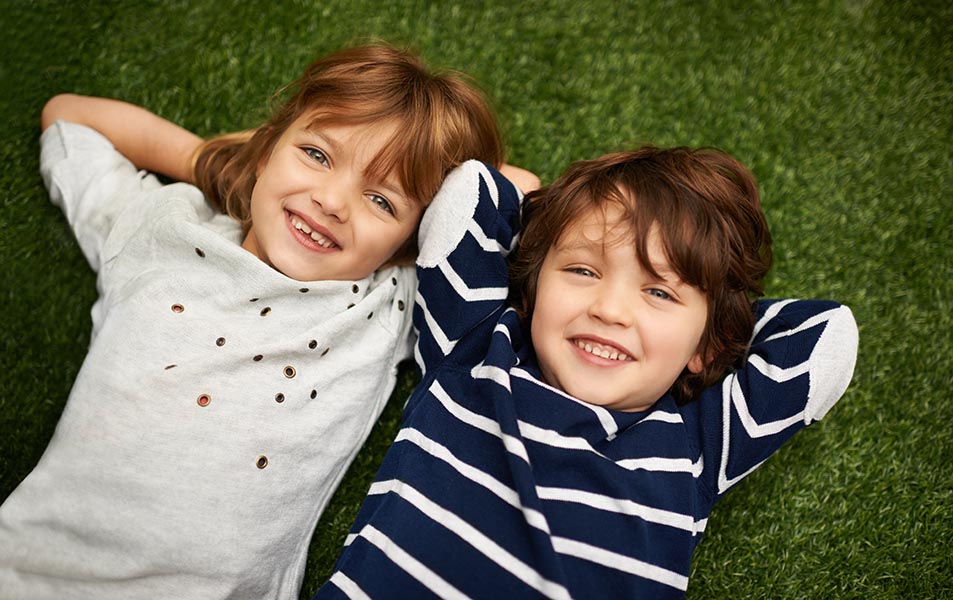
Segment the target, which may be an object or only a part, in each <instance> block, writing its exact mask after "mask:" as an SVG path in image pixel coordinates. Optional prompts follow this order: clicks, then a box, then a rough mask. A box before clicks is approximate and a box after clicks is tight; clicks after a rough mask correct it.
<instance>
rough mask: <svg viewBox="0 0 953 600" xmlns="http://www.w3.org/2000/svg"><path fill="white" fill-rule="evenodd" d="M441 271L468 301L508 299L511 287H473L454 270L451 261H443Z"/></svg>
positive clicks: (456, 290) (455, 289) (457, 291)
mask: <svg viewBox="0 0 953 600" xmlns="http://www.w3.org/2000/svg"><path fill="white" fill-rule="evenodd" d="M438 268H439V269H440V272H441V273H443V276H444V277H446V279H447V283H449V284H450V285H451V287H453V291H455V292H456V293H457V295H458V296H460V297H461V298H463V299H464V300H466V301H467V302H478V301H480V300H506V295H507V294H508V293H509V288H505V287H486V288H471V287H470V286H468V285H467V283H466V282H465V281H464V280H463V279H462V278H461V277H460V275H458V274H457V272H456V271H454V270H453V267H451V266H450V263H447V262H442V263H440V265H439V266H438Z"/></svg>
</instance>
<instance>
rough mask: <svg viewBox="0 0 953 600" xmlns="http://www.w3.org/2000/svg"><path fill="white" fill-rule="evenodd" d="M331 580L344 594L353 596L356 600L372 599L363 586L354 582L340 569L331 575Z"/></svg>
mask: <svg viewBox="0 0 953 600" xmlns="http://www.w3.org/2000/svg"><path fill="white" fill-rule="evenodd" d="M329 581H330V582H331V583H333V584H334V585H336V586H337V587H338V589H339V590H341V591H342V592H344V595H345V596H347V597H348V598H353V599H354V600H371V597H370V596H368V595H367V592H365V591H364V590H362V589H361V586H359V585H357V584H356V583H354V580H352V579H351V578H350V577H348V576H347V575H345V574H344V573H342V572H340V571H336V572H335V573H334V575H331V579H330V580H329Z"/></svg>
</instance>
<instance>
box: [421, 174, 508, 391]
mask: <svg viewBox="0 0 953 600" xmlns="http://www.w3.org/2000/svg"><path fill="white" fill-rule="evenodd" d="M521 200H522V195H521V194H520V193H519V191H518V190H517V189H516V187H514V185H513V184H512V183H511V182H510V181H509V180H507V179H506V178H504V177H503V176H502V175H501V174H500V173H499V172H497V171H496V170H495V169H494V168H492V167H490V166H488V165H485V164H483V163H481V162H477V161H468V162H466V163H464V164H463V165H461V166H460V167H457V168H456V169H454V170H453V171H452V172H451V173H450V174H449V175H448V176H447V178H446V180H445V181H444V183H443V185H442V186H441V188H440V191H439V192H438V193H437V195H436V197H435V198H434V201H433V202H432V203H431V205H430V206H429V207H428V208H427V211H426V212H425V213H424V218H423V220H422V221H421V224H420V237H419V239H420V253H419V254H418V256H417V279H418V286H417V297H416V302H415V306H414V327H415V328H416V329H417V331H418V334H419V337H418V341H417V346H416V349H415V355H416V359H417V364H418V366H420V369H421V371H423V372H424V373H426V372H427V371H428V370H430V368H431V367H432V366H433V365H434V364H436V363H438V362H439V361H441V360H442V359H443V358H444V357H445V356H447V355H449V354H450V352H451V351H452V349H453V348H454V347H455V346H456V344H457V342H458V341H459V340H460V339H461V338H462V337H463V336H464V335H465V334H466V333H467V332H469V331H470V330H471V329H473V327H474V326H476V325H477V324H478V323H480V322H481V321H482V320H484V319H485V318H487V317H488V316H490V315H492V314H493V313H494V312H495V311H497V309H499V308H500V307H501V306H502V305H503V304H504V303H505V302H506V297H507V293H508V285H509V270H508V268H507V264H506V256H507V254H509V252H510V250H511V249H512V248H513V247H514V245H515V242H516V235H517V233H518V231H519V208H520V202H521Z"/></svg>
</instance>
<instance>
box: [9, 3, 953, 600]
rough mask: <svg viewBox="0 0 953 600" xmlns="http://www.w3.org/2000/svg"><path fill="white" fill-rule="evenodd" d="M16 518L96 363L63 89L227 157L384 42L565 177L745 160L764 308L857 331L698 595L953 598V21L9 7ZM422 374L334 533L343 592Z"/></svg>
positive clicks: (835, 8)
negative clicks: (469, 88)
mask: <svg viewBox="0 0 953 600" xmlns="http://www.w3.org/2000/svg"><path fill="white" fill-rule="evenodd" d="M3 4H4V7H3V10H4V13H3V14H4V16H3V19H2V20H0V89H2V90H3V91H2V93H0V131H2V136H0V187H2V189H3V190H4V193H3V195H2V200H0V201H2V211H3V212H2V216H0V257H2V261H3V269H2V271H0V272H2V274H3V281H2V292H0V293H2V298H3V311H2V319H0V323H2V329H0V338H2V342H0V343H2V344H3V346H2V348H3V352H2V353H0V361H2V362H0V373H2V375H0V498H5V497H6V496H7V495H8V494H9V493H10V492H11V491H12V490H13V488H14V487H15V486H16V485H17V484H18V483H19V482H20V481H21V480H22V479H23V478H24V477H25V476H26V475H27V474H28V473H29V471H30V470H31V469H32V468H33V466H34V465H35V464H36V463H37V461H38V460H39V458H40V456H41V454H42V452H43V449H44V448H45V446H46V444H47V442H48V441H49V439H50V436H51V435H52V433H53V429H54V427H55V424H56V421H57V418H58V416H59V414H60V412H61V411H62V409H63V405H64V402H65V399H66V397H67V394H68V392H69V389H70V386H71V383H72V380H73V378H74V377H75V375H76V372H77V370H78V369H79V366H80V364H81V362H82V359H83V356H84V354H85V350H86V346H87V343H88V341H89V329H90V318H89V308H90V305H91V304H92V302H93V300H94V299H95V285H94V281H95V280H94V275H93V273H92V272H91V271H90V269H89V267H88V266H87V264H86V262H85V260H84V259H83V257H82V255H81V253H80V250H79V248H78V246H77V245H76V243H75V242H74V241H73V239H72V236H71V234H70V232H69V229H68V228H67V226H66V223H65V221H64V219H63V217H62V215H61V214H60V213H59V211H58V209H56V208H55V207H53V206H52V205H51V204H50V203H49V202H48V201H47V196H46V192H45V190H44V188H43V185H42V182H41V180H40V177H39V174H38V154H39V150H38V141H37V138H38V136H39V111H40V108H41V107H42V105H43V103H44V102H45V101H46V100H47V99H48V98H49V97H50V96H52V95H54V94H56V93H58V92H64V91H71V92H77V93H84V94H93V95H101V96H110V97H116V98H121V99H125V100H128V101H131V102H134V103H137V104H142V105H144V106H146V107H148V108H150V109H151V110H153V111H155V112H157V113H158V114H160V115H162V116H164V117H166V118H169V119H171V120H173V121H176V122H178V123H180V124H182V125H184V126H186V127H188V128H191V129H193V130H194V131H196V132H197V133H199V134H200V135H204V136H210V135H214V134H217V133H222V132H225V131H232V130H237V129H241V128H246V127H250V126H253V125H255V124H257V123H258V122H260V121H261V120H262V118H263V117H264V115H265V114H266V112H267V108H268V99H269V97H270V95H271V94H272V93H273V92H275V91H276V90H278V89H279V88H280V87H281V86H282V85H284V84H285V83H287V82H289V81H290V80H292V79H293V78H295V77H296V76H297V75H298V73H299V72H300V70H301V69H302V68H303V67H304V66H305V65H306V64H307V63H308V62H309V61H310V60H311V59H312V58H313V57H314V56H316V55H318V54H323V53H327V52H330V51H332V50H335V49H338V48H340V47H342V46H345V45H348V44H349V43H353V42H355V41H360V40H363V39H367V38H371V37H373V38H378V39H383V40H387V41H390V42H393V43H397V44H400V45H408V46H411V47H413V48H415V49H417V50H418V51H419V52H420V53H421V54H422V55H423V56H424V58H425V59H426V60H427V61H428V62H430V63H432V64H435V65H442V66H445V67H451V68H456V69H460V70H463V71H466V72H467V73H469V74H470V75H472V76H473V77H474V78H476V80H477V81H479V82H480V83H481V84H482V85H483V87H484V88H485V90H486V91H487V93H488V94H489V95H490V96H491V97H492V98H493V100H494V104H495V106H496V109H497V113H498V115H499V117H500V121H501V123H502V126H503V129H504V131H505V134H506V138H507V141H508V146H509V149H510V152H509V156H510V160H511V162H514V163H516V164H519V165H522V166H525V167H527V168H529V169H531V170H533V171H535V172H536V173H538V174H539V175H540V176H541V177H542V179H543V181H544V182H546V181H550V180H552V179H553V178H554V177H555V176H556V175H558V174H559V173H560V172H561V171H562V170H563V169H564V168H565V167H566V166H567V165H568V164H569V163H570V162H571V161H573V160H576V159H581V158H591V157H595V156H597V155H599V154H602V153H605V152H608V151H611V150H617V149H621V148H625V147H629V146H631V145H634V144H637V143H642V142H651V143H655V144H660V145H714V146H718V147H721V148H723V149H725V150H727V151H728V152H730V153H732V154H734V155H735V156H737V157H738V158H739V159H741V160H742V162H744V163H746V164H747V165H749V166H750V168H751V169H752V171H753V172H754V173H755V175H756V176H757V178H758V180H759V184H760V188H761V191H762V196H763V201H764V206H765V212H766V213H767V216H768V220H769V222H770V224H771V227H772V231H773V234H774V237H775V266H774V269H773V271H772V273H771V274H770V276H769V278H768V285H767V291H768V295H769V296H794V297H826V298H833V299H836V300H839V301H841V302H843V303H845V304H847V305H849V306H850V307H852V309H853V310H854V314H855V316H856V318H857V321H858V323H859V325H860V333H861V346H860V355H859V360H858V365H857V369H856V372H855V375H854V383H853V384H852V386H851V387H850V389H849V390H848V391H847V393H846V395H845V396H844V398H843V400H842V401H841V403H840V404H839V405H838V406H837V407H835V408H834V410H833V411H831V413H830V414H829V415H828V417H827V418H826V419H825V420H824V421H822V422H821V423H820V424H818V425H817V426H815V427H812V428H810V429H808V430H807V431H805V432H803V433H801V434H799V435H798V436H796V437H795V438H794V440H793V441H792V442H791V443H790V444H788V445H787V446H786V447H785V448H784V449H783V450H782V451H781V452H780V453H779V454H778V455H777V456H775V457H773V458H772V459H771V460H770V461H769V462H768V463H767V464H766V465H764V466H763V467H762V468H761V469H760V470H759V471H757V472H756V473H754V474H753V475H752V476H751V477H749V478H748V480H746V481H745V482H744V483H743V484H741V485H739V486H738V488H737V489H735V490H734V491H733V492H732V493H731V494H729V495H728V497H727V498H726V499H725V500H724V501H723V502H722V503H721V504H719V505H718V506H717V507H716V509H715V511H714V513H713V514H712V517H711V520H710V523H709V526H708V529H707V532H706V534H705V537H704V539H703V540H702V542H701V544H700V547H699V550H698V552H697V553H696V559H695V563H694V567H693V573H692V579H691V583H690V587H689V594H688V595H689V598H743V597H748V598H872V599H878V598H942V597H953V561H951V560H950V559H949V558H948V549H947V546H948V544H949V542H950V540H953V524H951V521H953V519H951V516H953V468H951V464H953V428H951V425H950V424H951V422H953V404H951V401H950V400H949V398H948V396H949V394H950V391H951V389H953V343H951V342H953V339H951V337H953V336H951V331H953V316H951V313H953V310H951V309H953V301H951V298H953V244H951V242H953V235H951V233H950V231H951V228H953V208H951V202H950V200H949V198H948V195H949V194H950V192H951V191H953V185H951V184H953V158H951V156H953V153H951V140H953V109H951V104H953V37H951V35H950V31H951V30H953V7H951V5H950V4H949V3H946V2H917V3H913V2H874V1H868V0H840V1H826V2H803V3H798V2H783V3H779V2H770V1H753V2H738V1H728V0H713V1H710V2H671V1H668V2H627V3H620V2H617V1H603V2H570V1H565V2H525V3H521V2H512V1H509V2H500V1H493V2H484V3H463V2H461V3H454V2H392V3H366V4H365V3H354V2H348V1H344V0H325V1H322V2H309V1H304V0H301V1H296V2H273V3H251V2H244V1H239V0H216V1H214V2H212V1H207V0H206V1H178V2H171V1H170V2H144V1H143V2H127V3H116V2H99V1H94V0H90V1H82V2H80V1H74V2H69V1H68V2H57V3H54V2H49V1H38V2H28V1H26V0H8V1H7V2H4V3H3ZM413 383H414V377H413V375H412V372H411V370H410V369H404V370H403V371H402V375H401V380H400V386H399V389H398V390H397V392H396V393H395V395H394V398H393V399H392V402H391V403H390V406H389V407H388V409H387V411H386V412H385V415H384V417H383V419H382V421H381V423H380V424H379V426H378V427H377V428H376V429H375V431H374V433H373V434H372V437H371V439H370V440H369V442H368V444H367V446H366V447H365V448H364V450H363V451H362V452H361V454H360V455H359V456H358V458H357V460H356V461H355V463H354V466H353V468H352V469H351V472H350V473H349V475H348V477H347V478H346V480H345V482H344V484H343V485H342V487H341V488H340V490H339V492H338V493H337V495H336V496H335V498H334V500H333V501H332V503H331V505H330V506H329V507H328V509H327V511H326V512H325V514H324V516H323V517H322V519H321V521H320V523H319V524H318V527H317V530H316V533H315V537H314V540H313V543H312V545H311V552H310V559H309V563H308V572H307V574H306V577H305V582H304V589H303V590H302V596H303V597H308V596H309V595H310V593H311V592H313V590H314V589H315V588H316V587H317V586H318V585H319V584H320V582H321V581H322V580H323V579H324V578H325V577H326V576H327V574H328V573H329V570H330V568H331V566H332V564H333V561H334V557H335V556H336V554H337V552H338V549H339V548H340V546H341V543H342V540H343V537H344V535H345V534H346V531H347V528H348V526H349V524H350V522H351V520H352V519H353V517H354V515H355V512H356V510H357V506H358V504H359V502H360V499H361V497H362V496H363V493H364V491H365V490H366V486H367V485H368V483H369V481H370V479H371V478H372V477H373V473H374V471H375V469H376V465H377V464H378V462H379V460H380V458H381V456H382V454H383V452H384V450H385V449H386V447H387V445H388V443H389V441H390V439H391V438H392V436H393V435H394V433H395V431H396V428H397V425H398V422H399V416H400V415H399V412H400V405H401V403H402V399H403V398H404V397H406V394H407V392H408V390H409V389H410V387H411V386H412V385H413Z"/></svg>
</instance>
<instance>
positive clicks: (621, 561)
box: [552, 536, 688, 591]
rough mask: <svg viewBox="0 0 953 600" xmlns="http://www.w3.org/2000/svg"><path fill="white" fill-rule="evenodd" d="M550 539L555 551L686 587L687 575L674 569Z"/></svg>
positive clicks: (566, 541)
mask: <svg viewBox="0 0 953 600" xmlns="http://www.w3.org/2000/svg"><path fill="white" fill-rule="evenodd" d="M552 539H553V547H554V548H555V549H556V552H559V553H560V554H565V555H567V556H575V557H576V558H581V559H583V560H588V561H589V562H594V563H596V564H599V565H602V566H604V567H609V568H610V569H615V570H617V571H623V572H625V573H631V574H632V575H638V576H639V577H645V578H646V579H651V580H652V581H657V582H659V583H662V584H665V585H668V586H670V587H673V588H676V589H678V590H682V591H685V590H687V589H688V577H686V576H684V575H682V574H680V573H676V572H675V571H670V570H669V569H665V568H662V567H658V566H656V565H652V564H649V563H647V562H644V561H641V560H638V559H635V558H632V557H631V556H625V555H624V554H619V553H617V552H611V551H609V550H606V549H604V548H598V547H596V546H592V545H590V544H585V543H583V542H578V541H576V540H570V539H568V538H562V537H556V536H553V538H552Z"/></svg>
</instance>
